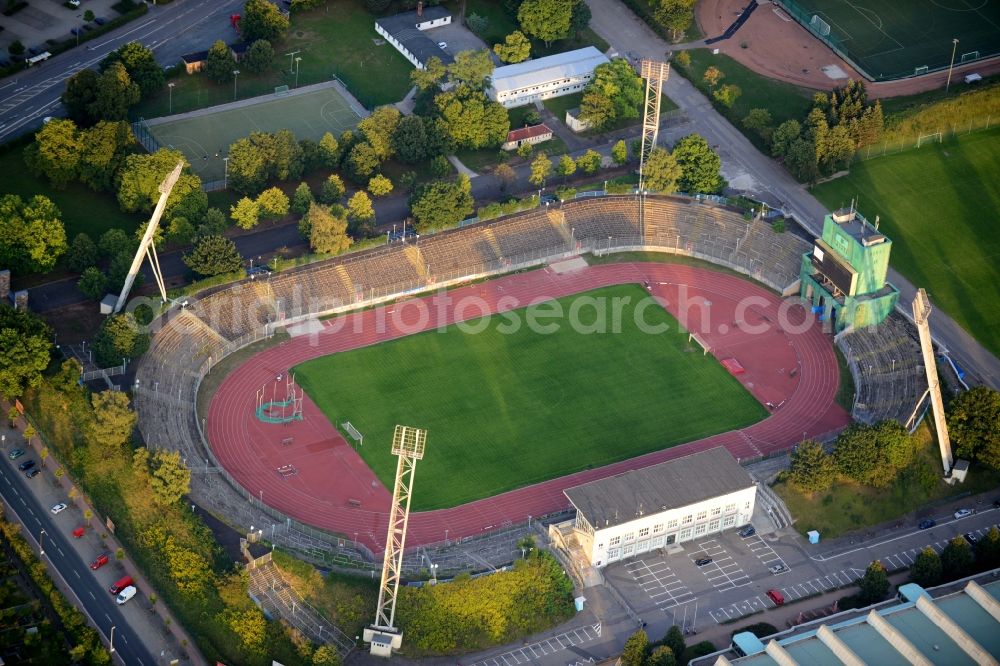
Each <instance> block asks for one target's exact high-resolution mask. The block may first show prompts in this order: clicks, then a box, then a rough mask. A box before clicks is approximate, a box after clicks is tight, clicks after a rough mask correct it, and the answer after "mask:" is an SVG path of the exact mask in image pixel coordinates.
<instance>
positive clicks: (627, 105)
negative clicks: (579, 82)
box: [580, 58, 644, 129]
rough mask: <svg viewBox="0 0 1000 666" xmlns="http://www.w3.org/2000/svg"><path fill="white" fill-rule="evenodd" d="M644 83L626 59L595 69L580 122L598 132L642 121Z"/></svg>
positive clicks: (588, 85) (581, 102) (581, 109)
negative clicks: (618, 123)
mask: <svg viewBox="0 0 1000 666" xmlns="http://www.w3.org/2000/svg"><path fill="white" fill-rule="evenodd" d="M643 96H644V92H643V87H642V79H640V78H639V75H638V74H636V73H635V70H634V69H632V65H630V64H629V62H628V60H625V59H624V58H615V59H614V60H612V61H611V62H609V63H604V64H603V65H598V66H597V68H596V69H594V78H593V79H592V80H591V82H590V83H589V84H587V87H586V88H585V89H584V92H583V99H582V100H581V101H580V119H581V120H584V121H586V122H588V123H590V125H591V127H593V128H595V129H603V128H605V127H607V126H608V125H610V124H612V123H614V122H616V121H619V120H626V119H629V118H638V117H639V108H640V106H641V105H642V102H643Z"/></svg>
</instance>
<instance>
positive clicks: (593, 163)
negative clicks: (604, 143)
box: [576, 148, 602, 176]
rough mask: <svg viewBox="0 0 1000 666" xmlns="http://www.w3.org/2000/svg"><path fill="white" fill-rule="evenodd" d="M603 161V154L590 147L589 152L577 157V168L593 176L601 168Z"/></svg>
mask: <svg viewBox="0 0 1000 666" xmlns="http://www.w3.org/2000/svg"><path fill="white" fill-rule="evenodd" d="M601 162H602V159H601V154H600V153H599V152H597V151H596V150H594V149H593V148H588V149H587V152H585V153H584V154H583V155H580V156H579V157H578V158H576V168H577V169H579V170H580V171H582V172H583V173H585V174H587V175H588V176H593V175H594V174H595V173H597V172H598V171H600V170H601Z"/></svg>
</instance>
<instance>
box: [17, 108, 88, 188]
mask: <svg viewBox="0 0 1000 666" xmlns="http://www.w3.org/2000/svg"><path fill="white" fill-rule="evenodd" d="M84 145H85V144H84V143H83V141H82V140H81V136H80V133H79V132H78V131H77V129H76V124H75V123H74V122H73V121H72V120H61V119H59V118H55V119H53V120H50V121H49V122H47V123H45V124H44V125H42V129H40V130H39V131H38V132H37V133H36V134H35V142H34V143H32V144H28V146H27V147H26V148H25V150H24V161H25V163H26V164H27V166H28V168H29V169H30V170H31V171H32V172H33V173H34V174H35V175H39V176H45V177H46V178H48V179H49V182H51V183H52V185H53V187H55V188H56V189H60V190H61V189H63V188H65V187H66V185H68V184H69V183H71V182H73V181H74V180H76V178H77V175H78V173H79V163H80V154H81V153H82V152H83V150H84Z"/></svg>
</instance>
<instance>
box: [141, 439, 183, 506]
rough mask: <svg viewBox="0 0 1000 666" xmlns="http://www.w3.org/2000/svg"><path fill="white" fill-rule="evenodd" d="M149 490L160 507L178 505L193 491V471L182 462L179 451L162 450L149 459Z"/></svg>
mask: <svg viewBox="0 0 1000 666" xmlns="http://www.w3.org/2000/svg"><path fill="white" fill-rule="evenodd" d="M149 467H150V469H149V471H150V477H149V488H150V490H151V491H152V493H153V501H154V502H156V503H157V504H159V505H160V506H171V505H174V504H177V502H179V501H180V499H181V497H183V496H184V495H187V494H188V492H190V489H191V470H189V469H188V468H187V467H185V466H184V463H183V462H181V454H180V452H179V451H165V450H163V449H160V450H158V451H156V452H155V453H153V454H152V455H151V456H150V457H149Z"/></svg>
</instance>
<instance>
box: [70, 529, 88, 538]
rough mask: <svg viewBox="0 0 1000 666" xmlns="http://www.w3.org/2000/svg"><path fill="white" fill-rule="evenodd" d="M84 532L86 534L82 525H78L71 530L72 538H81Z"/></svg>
mask: <svg viewBox="0 0 1000 666" xmlns="http://www.w3.org/2000/svg"><path fill="white" fill-rule="evenodd" d="M84 534H86V530H85V529H84V528H82V527H78V528H76V529H75V530H73V538H74V539H82V538H83V535H84Z"/></svg>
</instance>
